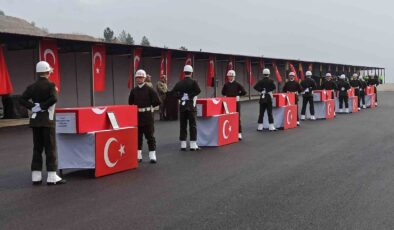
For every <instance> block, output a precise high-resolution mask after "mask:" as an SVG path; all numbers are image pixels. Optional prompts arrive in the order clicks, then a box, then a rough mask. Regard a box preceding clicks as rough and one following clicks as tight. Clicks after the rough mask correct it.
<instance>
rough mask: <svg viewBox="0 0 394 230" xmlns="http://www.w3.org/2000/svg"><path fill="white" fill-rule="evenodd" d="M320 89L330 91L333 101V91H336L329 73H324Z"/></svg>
mask: <svg viewBox="0 0 394 230" xmlns="http://www.w3.org/2000/svg"><path fill="white" fill-rule="evenodd" d="M322 89H325V90H332V94H331V97H332V98H333V99H334V98H335V97H334V90H337V84H336V83H335V81H334V80H333V79H332V76H331V73H326V80H325V81H324V82H323V84H322Z"/></svg>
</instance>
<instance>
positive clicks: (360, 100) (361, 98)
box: [358, 76, 368, 109]
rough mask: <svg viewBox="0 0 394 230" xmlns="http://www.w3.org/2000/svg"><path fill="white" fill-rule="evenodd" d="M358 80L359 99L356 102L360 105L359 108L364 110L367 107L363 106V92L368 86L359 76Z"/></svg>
mask: <svg viewBox="0 0 394 230" xmlns="http://www.w3.org/2000/svg"><path fill="white" fill-rule="evenodd" d="M359 80H360V97H359V99H358V101H359V105H360V106H361V103H362V106H361V108H363V109H365V108H367V106H366V105H365V91H366V90H367V86H368V85H367V82H365V80H364V78H363V77H362V76H359Z"/></svg>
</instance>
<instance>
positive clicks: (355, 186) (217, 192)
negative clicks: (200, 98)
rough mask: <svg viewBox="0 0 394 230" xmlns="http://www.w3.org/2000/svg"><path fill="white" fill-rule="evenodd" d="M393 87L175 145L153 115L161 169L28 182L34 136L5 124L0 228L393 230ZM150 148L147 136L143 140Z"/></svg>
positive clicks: (169, 125) (251, 113)
mask: <svg viewBox="0 0 394 230" xmlns="http://www.w3.org/2000/svg"><path fill="white" fill-rule="evenodd" d="M393 98H394V92H390V93H388V92H387V93H386V92H384V93H383V92H381V93H379V106H378V107H377V108H376V109H373V110H371V109H367V110H362V111H361V112H359V113H355V114H350V115H337V117H336V118H335V119H334V120H318V121H306V122H303V123H302V125H301V127H299V128H297V129H292V130H286V131H277V132H268V131H267V132H262V133H259V132H257V131H256V126H257V125H256V120H257V111H258V104H257V102H245V103H243V104H242V109H243V110H242V111H243V112H242V121H243V129H244V133H243V134H244V140H243V141H242V142H240V143H238V144H232V145H228V146H225V147H222V148H204V149H203V150H202V151H200V152H190V151H187V152H181V151H179V150H178V149H179V144H178V127H179V125H178V122H177V121H174V122H157V123H156V131H157V132H156V137H157V142H158V164H157V165H151V164H149V163H148V162H147V158H148V157H147V150H146V146H145V151H144V157H145V162H143V163H142V164H141V165H140V167H139V168H138V169H137V170H130V171H126V172H122V173H118V174H115V175H111V176H106V177H103V178H98V179H94V178H92V172H91V171H77V172H68V173H66V174H65V178H66V179H67V180H68V183H67V184H66V185H61V186H51V187H48V186H46V185H45V183H44V184H43V185H41V186H32V185H31V181H30V177H31V175H30V171H29V170H30V160H31V156H32V153H31V152H32V134H31V131H30V130H29V128H28V127H27V126H19V127H9V128H2V129H0V207H1V208H0V229H302V230H306V229H346V230H350V229H357V230H360V229H394V141H393V138H394V129H393V124H394V116H393V114H394V100H393ZM144 145H145V143H144Z"/></svg>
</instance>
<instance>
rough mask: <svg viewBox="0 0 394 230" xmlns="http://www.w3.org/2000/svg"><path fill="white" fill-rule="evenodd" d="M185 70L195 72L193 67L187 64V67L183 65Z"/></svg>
mask: <svg viewBox="0 0 394 230" xmlns="http://www.w3.org/2000/svg"><path fill="white" fill-rule="evenodd" d="M183 72H189V73H193V67H192V66H191V65H185V67H183Z"/></svg>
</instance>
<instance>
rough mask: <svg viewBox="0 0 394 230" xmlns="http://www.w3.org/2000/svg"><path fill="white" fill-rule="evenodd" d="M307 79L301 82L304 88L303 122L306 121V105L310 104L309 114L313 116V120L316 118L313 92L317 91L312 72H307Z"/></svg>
mask: <svg viewBox="0 0 394 230" xmlns="http://www.w3.org/2000/svg"><path fill="white" fill-rule="evenodd" d="M305 75H306V79H305V80H303V81H302V82H301V88H302V90H303V91H302V93H301V94H302V108H301V120H305V112H306V105H307V104H308V103H309V112H310V114H311V120H316V118H315V105H314V104H313V90H315V89H316V82H315V81H314V80H313V79H312V72H311V71H306V73H305Z"/></svg>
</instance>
